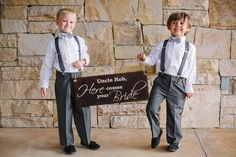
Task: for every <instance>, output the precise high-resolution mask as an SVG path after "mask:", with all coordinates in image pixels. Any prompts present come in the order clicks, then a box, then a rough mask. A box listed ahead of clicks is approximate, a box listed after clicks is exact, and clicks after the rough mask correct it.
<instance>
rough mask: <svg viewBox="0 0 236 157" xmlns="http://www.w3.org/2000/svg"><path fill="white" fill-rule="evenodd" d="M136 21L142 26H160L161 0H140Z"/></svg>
mask: <svg viewBox="0 0 236 157" xmlns="http://www.w3.org/2000/svg"><path fill="white" fill-rule="evenodd" d="M138 19H139V21H140V22H141V23H142V24H162V0H155V1H153V0H140V1H139V7H138Z"/></svg>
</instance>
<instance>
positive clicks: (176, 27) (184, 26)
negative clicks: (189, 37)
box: [168, 19, 190, 37]
mask: <svg viewBox="0 0 236 157" xmlns="http://www.w3.org/2000/svg"><path fill="white" fill-rule="evenodd" d="M168 29H169V30H170V33H171V35H172V36H175V37H183V36H184V35H185V33H186V32H188V31H189V30H190V29H189V28H188V21H187V20H184V19H181V20H177V21H172V22H171V23H170V26H169V28H168Z"/></svg>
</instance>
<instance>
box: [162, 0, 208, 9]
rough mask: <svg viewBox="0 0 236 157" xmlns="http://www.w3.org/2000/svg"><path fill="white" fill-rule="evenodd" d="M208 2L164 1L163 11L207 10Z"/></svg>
mask: <svg viewBox="0 0 236 157" xmlns="http://www.w3.org/2000/svg"><path fill="white" fill-rule="evenodd" d="M208 3H209V2H208V0H197V1H196V0H188V1H185V0H178V1H176V0H168V1H167V0H164V1H163V8H164V9H167V10H168V9H183V10H185V9H186V10H208V6H209V4H208Z"/></svg>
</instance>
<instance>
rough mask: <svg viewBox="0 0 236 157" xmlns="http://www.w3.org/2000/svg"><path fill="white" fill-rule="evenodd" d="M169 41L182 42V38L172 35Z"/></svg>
mask: <svg viewBox="0 0 236 157" xmlns="http://www.w3.org/2000/svg"><path fill="white" fill-rule="evenodd" d="M169 41H170V42H176V43H180V42H181V39H180V38H176V37H170V38H169Z"/></svg>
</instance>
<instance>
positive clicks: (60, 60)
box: [55, 36, 81, 73]
mask: <svg viewBox="0 0 236 157" xmlns="http://www.w3.org/2000/svg"><path fill="white" fill-rule="evenodd" d="M74 38H75V40H76V42H77V44H78V49H79V60H81V53H80V42H79V39H78V38H77V37H76V36H74ZM58 39H59V38H58V37H56V38H55V46H56V51H57V57H58V62H59V67H60V69H61V71H62V73H64V72H65V66H64V64H63V61H62V58H61V52H60V49H59V44H58V43H59V42H58Z"/></svg>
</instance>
